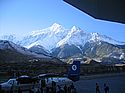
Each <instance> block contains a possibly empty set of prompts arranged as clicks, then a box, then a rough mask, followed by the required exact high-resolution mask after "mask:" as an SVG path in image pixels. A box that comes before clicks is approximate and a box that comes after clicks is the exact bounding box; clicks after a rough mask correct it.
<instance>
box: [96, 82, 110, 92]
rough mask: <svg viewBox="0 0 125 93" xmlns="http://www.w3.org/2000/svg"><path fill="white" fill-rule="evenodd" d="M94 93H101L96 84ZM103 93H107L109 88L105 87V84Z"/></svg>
mask: <svg viewBox="0 0 125 93" xmlns="http://www.w3.org/2000/svg"><path fill="white" fill-rule="evenodd" d="M96 93H101V92H100V87H99V84H98V83H96ZM104 93H109V86H107V85H106V83H104Z"/></svg>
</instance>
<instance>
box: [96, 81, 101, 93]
mask: <svg viewBox="0 0 125 93" xmlns="http://www.w3.org/2000/svg"><path fill="white" fill-rule="evenodd" d="M96 93H100V87H99V85H98V83H96Z"/></svg>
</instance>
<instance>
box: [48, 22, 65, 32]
mask: <svg viewBox="0 0 125 93" xmlns="http://www.w3.org/2000/svg"><path fill="white" fill-rule="evenodd" d="M62 29H63V27H62V26H61V25H60V24H57V23H54V24H53V25H52V26H51V27H50V30H51V31H60V30H62Z"/></svg>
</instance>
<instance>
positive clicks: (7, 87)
mask: <svg viewBox="0 0 125 93" xmlns="http://www.w3.org/2000/svg"><path fill="white" fill-rule="evenodd" d="M18 79H19V78H13V79H9V80H8V81H7V82H4V83H1V84H0V86H1V89H2V90H4V91H11V90H12V91H14V92H15V91H18V90H19V88H20V90H22V91H29V89H31V88H32V87H38V86H39V84H38V83H37V84H34V83H32V82H31V83H27V82H26V77H21V80H24V81H23V82H25V83H20V82H19V80H18Z"/></svg>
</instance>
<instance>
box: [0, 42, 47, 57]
mask: <svg viewBox="0 0 125 93" xmlns="http://www.w3.org/2000/svg"><path fill="white" fill-rule="evenodd" d="M0 49H1V50H6V49H9V50H13V51H16V52H19V53H21V54H24V55H29V56H34V57H40V58H47V56H44V55H38V54H36V53H34V52H31V51H29V50H28V49H26V48H24V47H21V46H20V45H17V44H14V43H13V42H11V41H7V40H0Z"/></svg>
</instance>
